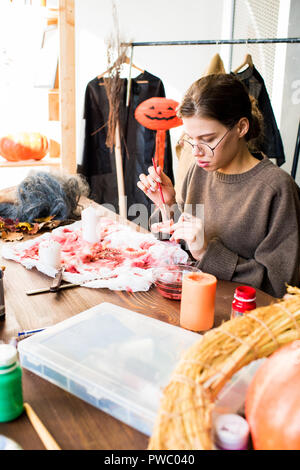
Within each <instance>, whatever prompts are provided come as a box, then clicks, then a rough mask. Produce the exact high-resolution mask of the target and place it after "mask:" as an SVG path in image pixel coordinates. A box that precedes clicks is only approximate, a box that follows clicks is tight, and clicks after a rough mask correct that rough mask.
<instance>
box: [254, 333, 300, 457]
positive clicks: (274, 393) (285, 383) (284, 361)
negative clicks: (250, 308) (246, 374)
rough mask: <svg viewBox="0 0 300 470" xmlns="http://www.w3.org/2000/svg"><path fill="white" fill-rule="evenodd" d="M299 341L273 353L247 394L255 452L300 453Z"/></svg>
mask: <svg viewBox="0 0 300 470" xmlns="http://www.w3.org/2000/svg"><path fill="white" fill-rule="evenodd" d="M299 391H300V341H299V340H297V341H293V342H292V343H289V344H288V345H287V346H284V347H282V348H280V349H279V350H277V351H276V352H275V353H273V354H272V355H271V356H270V357H269V359H267V360H266V361H265V362H264V363H263V364H262V365H261V366H260V367H259V369H258V370H257V372H256V374H255V375H254V377H253V379H252V381H251V383H250V386H249V388H248V391H247V396H246V403H245V413H246V419H247V421H248V423H249V426H250V431H251V436H252V441H253V446H254V449H256V450H300V393H299Z"/></svg>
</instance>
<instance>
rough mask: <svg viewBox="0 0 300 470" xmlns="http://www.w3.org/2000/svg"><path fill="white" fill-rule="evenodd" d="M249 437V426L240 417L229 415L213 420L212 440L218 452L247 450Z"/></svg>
mask: <svg viewBox="0 0 300 470" xmlns="http://www.w3.org/2000/svg"><path fill="white" fill-rule="evenodd" d="M249 435H250V430H249V425H248V423H247V421H246V420H245V419H244V418H243V417H242V416H239V415H236V414H233V413H229V414H223V415H219V416H218V417H217V418H216V419H215V423H214V438H215V445H216V447H217V449H219V450H247V449H248V448H249Z"/></svg>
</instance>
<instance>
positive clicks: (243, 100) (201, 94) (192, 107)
mask: <svg viewBox="0 0 300 470" xmlns="http://www.w3.org/2000/svg"><path fill="white" fill-rule="evenodd" d="M177 115H178V116H179V117H180V118H184V117H192V116H199V117H200V116H201V117H209V118H212V119H216V120H217V121H219V122H221V123H222V124H223V125H224V126H225V127H228V128H231V127H233V126H234V125H235V124H236V123H237V122H238V121H239V120H240V119H241V118H242V117H246V118H247V119H248V121H249V130H248V132H247V134H246V135H245V139H246V141H247V142H249V141H250V140H251V141H252V140H254V139H255V140H256V145H255V147H257V144H258V140H259V139H260V138H261V136H262V133H263V117H262V114H261V112H260V111H259V109H258V107H257V103H256V100H255V98H253V97H252V96H250V95H249V93H248V90H247V88H246V87H245V85H244V84H243V83H242V82H241V81H240V80H239V79H238V78H236V77H235V76H234V75H231V74H223V73H221V74H213V75H207V76H205V77H202V78H200V79H199V80H197V81H196V82H194V83H193V84H192V85H191V86H190V88H189V89H188V90H187V92H186V94H185V95H184V97H183V100H182V102H181V104H180V105H179V107H178V110H177ZM251 146H252V147H253V145H251Z"/></svg>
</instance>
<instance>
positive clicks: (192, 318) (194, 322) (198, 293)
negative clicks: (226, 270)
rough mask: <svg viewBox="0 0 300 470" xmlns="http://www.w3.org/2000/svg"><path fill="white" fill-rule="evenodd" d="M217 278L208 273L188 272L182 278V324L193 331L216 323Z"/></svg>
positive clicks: (207, 328)
mask: <svg viewBox="0 0 300 470" xmlns="http://www.w3.org/2000/svg"><path fill="white" fill-rule="evenodd" d="M216 286H217V279H216V277H215V276H213V275H212V274H207V273H202V272H199V273H186V274H184V275H183V278H182V294H181V305H180V326H182V327H183V328H187V329H188V330H193V331H204V330H209V329H210V328H212V327H213V324H214V315H215V298H216Z"/></svg>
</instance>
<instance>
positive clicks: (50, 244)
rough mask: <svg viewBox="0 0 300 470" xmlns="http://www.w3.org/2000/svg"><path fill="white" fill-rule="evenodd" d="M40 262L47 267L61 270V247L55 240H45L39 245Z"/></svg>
mask: <svg viewBox="0 0 300 470" xmlns="http://www.w3.org/2000/svg"><path fill="white" fill-rule="evenodd" d="M39 260H40V262H41V263H42V264H43V265H45V266H51V267H52V268H55V269H59V268H60V265H61V246H60V244H59V243H58V242H56V241H54V240H45V241H43V242H41V243H40V245H39Z"/></svg>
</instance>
